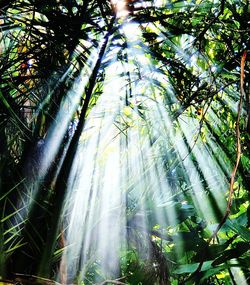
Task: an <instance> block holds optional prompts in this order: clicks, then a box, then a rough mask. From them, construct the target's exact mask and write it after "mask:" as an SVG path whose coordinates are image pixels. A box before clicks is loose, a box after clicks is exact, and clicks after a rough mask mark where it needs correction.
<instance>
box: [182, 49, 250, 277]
mask: <svg viewBox="0 0 250 285" xmlns="http://www.w3.org/2000/svg"><path fill="white" fill-rule="evenodd" d="M246 56H247V52H246V51H244V52H243V55H242V57H241V65H240V67H241V72H240V102H239V104H238V114H237V120H236V162H235V165H234V168H233V171H232V173H231V179H230V186H229V196H228V201H227V207H226V210H225V213H224V216H223V218H222V220H221V221H220V223H219V224H218V226H217V228H216V229H215V231H214V232H213V234H212V235H211V236H210V238H209V239H208V241H207V245H206V248H205V250H204V253H203V255H202V260H201V262H200V263H199V266H198V268H197V269H196V270H195V272H194V273H193V274H191V275H190V277H189V278H188V279H187V280H190V279H191V278H192V277H193V276H194V275H195V274H197V273H199V272H200V270H201V268H202V265H203V263H204V259H205V254H206V252H207V250H208V247H209V244H210V243H211V241H212V240H214V238H215V237H216V236H217V234H218V232H219V230H220V229H221V228H222V226H223V225H224V224H225V222H226V220H227V218H228V217H229V215H230V211H231V206H232V202H233V193H234V188H233V185H234V181H235V175H236V172H237V169H238V165H239V162H240V155H241V145H240V115H241V110H242V101H243V97H244V94H245V92H244V67H245V60H246ZM187 280H186V281H187Z"/></svg>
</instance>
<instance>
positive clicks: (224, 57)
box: [0, 0, 250, 284]
mask: <svg viewBox="0 0 250 285" xmlns="http://www.w3.org/2000/svg"><path fill="white" fill-rule="evenodd" d="M125 2H126V11H127V12H126V16H124V17H122V16H119V15H118V13H119V9H118V7H119V6H118V4H115V3H116V2H115V1H113V2H112V1H109V0H89V1H85V0H70V1H69V0H15V1H14V0H8V1H5V0H0V11H1V18H0V39H1V40H0V55H1V57H0V210H1V218H0V276H1V277H2V279H10V280H13V279H15V278H16V276H15V273H22V274H25V275H24V277H23V278H25V276H28V275H35V276H39V277H46V278H51V279H53V280H54V279H56V278H57V276H56V272H57V269H58V267H59V263H60V259H61V256H62V252H63V251H64V247H65V244H64V241H63V239H64V236H63V229H62V227H61V226H59V225H60V222H61V219H62V216H63V214H65V213H64V212H63V206H64V202H65V197H66V196H67V193H66V192H67V183H68V180H69V175H70V171H71V169H72V165H73V161H74V158H75V155H76V148H77V145H78V143H79V142H80V141H81V140H82V137H81V135H82V133H84V126H85V121H86V118H88V116H89V114H90V110H91V109H92V108H94V106H96V105H97V104H98V99H99V97H101V96H102V94H104V95H105V93H104V90H105V84H104V83H105V80H112V78H110V74H109V66H110V65H111V64H112V63H113V62H114V61H117V62H119V63H121V64H124V65H126V64H129V65H130V66H131V68H129V69H128V71H127V72H121V74H119V76H120V77H123V78H124V80H125V81H126V82H127V86H126V90H127V91H126V92H127V93H126V94H127V95H126V98H122V99H121V100H123V101H124V108H123V109H122V113H121V114H120V117H118V119H117V120H116V121H115V122H114V124H115V125H116V127H117V128H118V129H119V130H121V133H122V134H123V135H124V137H126V134H127V133H128V132H129V129H132V128H133V127H134V126H135V124H136V123H135V122H141V123H140V124H142V125H143V124H144V126H145V128H144V129H143V132H144V133H145V138H149V140H150V144H151V146H152V148H153V149H156V150H157V151H159V150H160V151H159V153H161V155H162V157H163V159H162V164H163V167H164V177H165V178H164V179H166V180H167V181H168V184H169V185H170V186H171V189H172V191H171V197H170V198H169V199H168V201H165V200H164V201H161V203H160V204H161V207H162V208H164V209H166V211H169V213H170V214H171V213H172V210H173V209H174V212H175V213H176V219H175V221H171V219H170V221H169V220H166V221H165V224H164V223H163V224H159V223H158V221H157V220H156V218H155V216H154V211H153V210H152V201H151V197H150V194H149V195H148V196H147V194H145V195H146V196H147V197H146V198H145V200H146V208H147V211H146V214H147V217H146V219H147V221H148V222H147V227H148V228H147V233H146V234H145V233H143V232H141V233H140V227H138V224H137V223H138V221H137V219H138V212H136V210H135V209H136V206H135V205H134V204H133V203H136V202H135V201H129V198H128V205H127V211H126V213H127V221H128V222H127V223H128V224H127V230H128V236H129V237H130V241H131V242H130V243H129V244H128V247H127V249H126V250H125V251H124V252H121V261H120V279H117V280H116V281H114V282H116V283H113V284H244V283H242V282H243V281H242V280H244V282H245V284H247V280H248V281H249V279H250V272H249V265H250V255H249V249H250V230H249V227H250V210H249V185H250V174H249V173H250V156H249V154H250V102H249V95H250V77H249V69H250V65H249V54H248V53H247V56H246V60H245V66H243V65H241V62H242V56H243V53H244V51H247V52H248V50H249V43H250V34H249V30H250V22H249V19H250V4H249V1H248V0H222V1H217V0H189V1H179V0H169V1H168V0H162V1H161V0H144V1H141V0H130V1H125ZM124 23H125V25H126V24H127V23H133V24H134V25H135V26H136V27H139V30H140V35H139V36H138V38H139V40H138V38H136V36H135V33H136V28H134V29H127V31H125V30H124V31H125V32H124V31H123V30H122V27H123V25H124ZM122 31H123V32H122ZM126 33H127V34H126ZM136 52H138V54H142V53H143V55H144V57H145V58H146V59H147V60H148V62H150V63H151V67H150V68H149V69H148V72H145V70H142V67H141V65H140V64H139V63H138V59H136V58H135V57H134V58H133V57H132V56H131V54H133V53H134V54H136ZM83 70H85V71H86V73H87V74H88V76H87V77H88V78H87V83H86V87H85V88H83V90H82V93H81V98H80V100H79V101H77V106H76V107H75V109H74V111H73V112H72V114H71V116H70V118H69V119H68V121H66V122H65V126H66V127H65V128H63V127H62V125H60V120H62V116H61V115H58V114H60V112H59V110H60V109H62V108H65V110H66V109H67V106H68V105H67V104H68V103H67V102H68V101H67V100H70V98H69V97H68V95H69V94H72V90H75V89H76V88H77V86H78V85H80V84H81V81H79V76H81V74H82V71H83ZM153 72H157V76H152V74H153ZM241 72H243V75H245V76H244V78H243V76H242V75H241ZM241 80H242V82H243V86H241V84H240V82H241ZM147 82H149V83H147ZM140 84H141V85H142V87H140V88H141V89H138V87H136V86H141V85H140ZM241 87H243V89H244V90H242V88H241ZM136 88H137V89H136ZM149 89H150V92H151V94H154V95H153V97H154V98H160V100H161V101H162V102H163V106H164V108H165V110H166V112H167V113H168V115H169V118H170V120H171V122H172V124H173V126H174V127H173V131H174V132H176V133H177V134H178V136H179V137H181V138H183V140H184V142H185V146H183V148H184V147H185V149H186V150H187V155H186V157H188V159H187V158H186V157H185V155H184V156H183V157H182V158H181V157H180V155H179V153H178V151H177V148H176V145H177V142H175V141H172V142H171V141H170V140H169V141H165V140H164V136H162V134H163V132H164V130H163V129H161V127H160V122H161V121H164V120H166V118H165V117H164V116H163V115H158V116H156V117H154V118H153V117H150V116H149V115H147V114H149V113H150V112H149V109H150V105H147V104H144V103H143V100H144V99H145V97H147V96H149V95H148V92H149V91H148V90H149ZM138 90H139V92H140V94H139V95H140V96H141V97H138V100H137V101H136V102H135V101H133V100H132V98H134V97H135V95H138V94H135V92H138ZM70 92H71V93H70ZM110 92H111V91H110ZM70 96H73V95H70ZM241 97H242V100H243V107H242V110H240V111H238V109H237V106H238V103H239V101H240V98H241ZM136 98H137V97H136ZM141 98H142V99H143V100H142V99H141ZM72 100H73V99H72ZM140 100H141V101H140ZM65 105H66V107H65ZM158 111H159V113H160V110H158ZM65 112H66V111H65ZM238 115H240V120H239V122H238V123H239V124H238V125H239V130H240V143H241V155H240V162H239V165H238V167H237V172H236V176H235V179H234V180H233V181H231V187H232V190H233V192H232V205H229V206H230V215H229V217H226V219H224V220H223V217H225V216H224V214H225V211H226V201H227V200H228V199H230V193H229V189H230V177H231V175H232V171H233V168H234V166H235V163H236V160H237V156H238V151H237V149H236V142H237V139H238V138H239V136H238V137H237V133H236V131H235V130H236V128H237V116H238ZM55 122H57V123H58V124H57V125H56V127H54V126H55ZM144 122H145V123H144ZM184 125H187V126H188V127H187V128H192V127H194V129H195V130H196V132H195V135H194V137H193V138H190V137H189V135H188V133H187V132H185V128H184V127H183V126H184ZM60 130H61V131H60ZM169 132H170V130H169ZM58 133H60V134H61V137H60V139H59V137H58V147H57V148H56V153H53V154H52V153H51V152H49V148H50V145H49V144H48V145H47V139H48V138H50V137H55V138H57V134H58ZM169 136H170V135H169ZM198 150H199V151H198ZM179 151H180V150H179ZM206 153H209V158H211V157H213V161H214V162H215V163H214V165H216V169H214V172H213V170H212V171H211V173H206V171H204V168H203V166H204V164H206V163H209V160H208V156H206ZM48 154H49V156H51V157H52V160H51V161H49V163H48V165H45V166H44V165H41V161H42V159H43V157H44V156H48ZM184 154H185V151H184ZM85 155H86V156H87V155H88V154H87V153H86V154H85ZM202 157H203V159H202ZM148 167H149V168H150V165H148ZM217 169H219V170H218V171H219V172H220V173H223V177H225V180H224V181H219V180H218V179H217V178H216V177H213V176H212V175H213V174H215V175H216V171H217ZM145 173H147V172H146V170H145ZM192 173H195V175H194V176H192ZM206 176H209V179H208V178H207V177H206ZM195 177H199V179H198V181H199V183H200V185H201V187H202V189H203V190H202V191H203V192H202V193H201V194H200V196H199V198H198V199H201V200H202V199H204V200H205V199H207V200H209V203H210V204H211V209H212V210H211V211H212V212H213V215H211V216H213V217H214V218H213V219H210V214H209V213H208V214H207V215H208V219H207V217H206V215H205V216H204V213H202V211H201V209H198V208H197V205H198V204H199V203H198V202H197V201H194V191H195V190H194V189H195V187H196V186H195V184H196V183H198V182H197V178H195ZM130 182H131V181H129V178H128V183H127V189H126V190H125V191H127V192H128V195H129V193H130V191H131V190H130V188H131V185H129V184H130ZM220 183H221V184H220ZM232 183H233V184H232ZM159 184H160V183H159ZM222 184H223V185H224V186H221V185H222ZM132 186H133V183H132ZM154 187H155V188H157V187H159V185H154ZM212 189H217V190H216V191H212ZM223 189H226V191H224V190H223ZM145 191H147V189H145ZM153 191H156V190H154V189H153ZM220 191H224V192H220ZM219 192H220V193H219ZM150 193H151V192H150ZM217 195H218V196H217ZM67 197H68V196H67ZM221 197H223V199H224V200H225V204H224V205H223V206H221V205H220V204H219V203H220V202H219V201H221ZM30 201H32V204H31V203H30ZM229 204H230V203H229ZM228 214H229V213H228ZM218 225H220V226H221V228H220V229H219V231H218V232H216V234H215V236H214V237H213V239H210V237H211V235H212V233H213V231H215V230H216V227H217V226H218ZM136 239H140V242H138V241H135V240H136ZM144 248H148V250H149V251H150V256H151V258H146V257H145V256H142V255H141V254H140V252H141V251H143V250H144ZM179 248H181V249H182V250H183V252H182V253H181V254H180V253H179ZM125 257H126V258H125ZM98 274H99V275H100V276H98V278H96V275H98ZM104 280H105V278H104V277H103V276H102V275H101V274H100V273H99V271H98V262H97V261H93V262H92V263H91V264H90V265H89V268H88V270H87V274H86V278H85V279H84V280H73V281H72V282H79V283H81V284H93V283H95V282H103V281H104ZM61 282H62V283H63V281H62V280H61ZM119 282H120V283H119ZM109 283H110V284H112V280H110V281H109ZM100 284H105V283H100ZM106 284H108V282H106Z"/></svg>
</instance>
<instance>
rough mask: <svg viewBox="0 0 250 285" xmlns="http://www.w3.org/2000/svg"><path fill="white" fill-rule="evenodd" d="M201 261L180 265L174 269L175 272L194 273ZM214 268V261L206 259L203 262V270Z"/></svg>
mask: <svg viewBox="0 0 250 285" xmlns="http://www.w3.org/2000/svg"><path fill="white" fill-rule="evenodd" d="M199 264H200V263H192V264H184V265H180V266H178V268H177V269H175V270H174V272H173V273H175V274H183V273H193V272H195V270H196V269H197V268H198V266H199ZM210 268H212V261H206V262H204V263H203V265H202V268H201V271H206V270H208V269H210Z"/></svg>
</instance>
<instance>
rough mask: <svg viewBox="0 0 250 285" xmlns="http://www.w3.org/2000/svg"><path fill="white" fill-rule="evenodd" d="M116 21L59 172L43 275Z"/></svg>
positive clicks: (53, 246)
mask: <svg viewBox="0 0 250 285" xmlns="http://www.w3.org/2000/svg"><path fill="white" fill-rule="evenodd" d="M114 21H115V17H113V18H112V20H111V22H110V24H109V27H108V31H107V33H106V35H105V37H104V42H103V44H102V47H101V49H100V52H99V56H98V59H97V62H96V64H95V67H94V69H93V72H92V74H91V77H90V79H89V85H88V88H87V90H86V92H85V99H84V104H83V107H82V110H81V115H80V118H79V123H78V125H77V129H76V131H75V133H74V135H73V138H72V140H71V143H70V145H69V148H68V151H67V153H66V156H65V159H64V161H63V164H62V167H61V170H60V172H59V174H58V177H57V180H56V184H55V188H54V192H55V194H54V203H52V207H51V220H50V229H49V232H48V236H47V240H46V244H45V248H44V253H43V256H42V260H41V264H40V268H39V274H40V275H41V276H48V275H49V273H50V265H51V258H52V256H53V253H54V249H55V244H56V238H57V233H58V227H59V222H60V216H61V212H62V208H63V202H64V198H65V195H66V190H67V182H68V179H69V174H70V170H71V167H72V164H73V161H74V158H75V154H76V150H77V145H78V142H79V139H80V136H81V134H82V131H83V128H84V125H85V121H86V113H87V110H88V106H89V102H90V99H91V97H92V92H93V89H94V87H95V84H96V79H97V76H98V72H99V69H100V66H101V63H102V60H103V57H104V55H105V51H106V48H107V45H108V42H109V39H110V36H111V35H112V33H113V24H114Z"/></svg>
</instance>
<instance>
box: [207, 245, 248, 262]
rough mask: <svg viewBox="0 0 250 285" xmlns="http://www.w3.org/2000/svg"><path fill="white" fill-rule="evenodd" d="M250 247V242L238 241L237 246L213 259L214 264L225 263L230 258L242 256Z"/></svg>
mask: <svg viewBox="0 0 250 285" xmlns="http://www.w3.org/2000/svg"><path fill="white" fill-rule="evenodd" d="M249 249H250V243H245V242H238V243H237V244H236V245H235V248H233V249H229V250H226V251H224V253H223V254H222V256H220V257H218V258H216V259H215V260H214V261H213V263H212V265H213V266H216V265H218V264H221V263H224V262H226V261H228V260H230V259H233V258H237V257H240V256H241V255H242V254H244V253H245V252H247V251H248V250H249Z"/></svg>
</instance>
